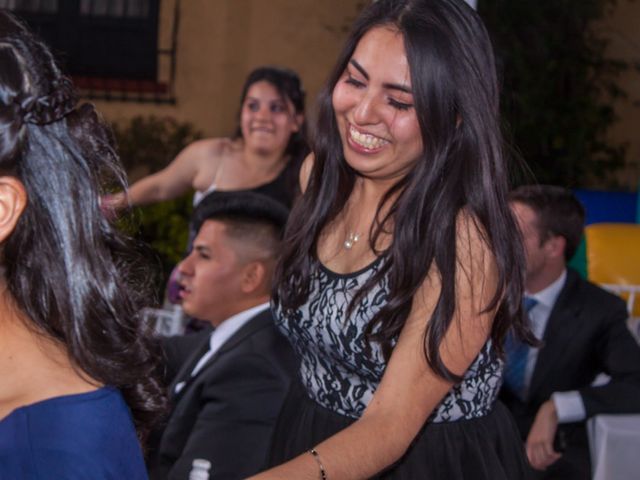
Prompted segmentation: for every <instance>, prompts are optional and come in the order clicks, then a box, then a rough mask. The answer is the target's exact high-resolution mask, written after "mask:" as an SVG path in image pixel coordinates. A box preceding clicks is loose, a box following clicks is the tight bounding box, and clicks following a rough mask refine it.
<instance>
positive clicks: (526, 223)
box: [500, 185, 640, 480]
mask: <svg viewBox="0 0 640 480" xmlns="http://www.w3.org/2000/svg"><path fill="white" fill-rule="evenodd" d="M510 205H511V207H512V210H513V212H514V214H515V216H516V219H517V221H518V224H519V227H520V229H521V231H522V235H523V240H524V246H525V250H526V254H527V272H526V285H525V286H526V292H527V298H526V299H525V309H528V310H529V317H530V321H531V326H532V330H533V332H534V334H535V335H536V336H537V337H538V338H539V339H541V340H542V342H543V343H542V346H541V347H540V348H528V349H527V348H526V347H525V349H524V355H523V356H519V355H518V353H517V352H518V351H520V352H522V349H520V350H519V348H520V347H515V348H514V347H513V346H512V347H510V346H509V344H507V346H506V349H507V364H506V366H505V378H504V379H505V382H504V385H503V388H502V390H501V394H500V396H501V399H502V400H503V402H504V403H505V404H506V405H507V407H508V408H509V409H510V410H511V412H512V413H513V415H514V417H515V419H516V422H517V424H518V428H519V429H520V432H521V434H522V438H523V440H524V441H525V442H526V450H527V455H528V457H529V461H530V462H531V464H532V466H533V467H534V469H535V474H534V477H535V478H539V479H562V480H574V479H575V480H578V479H580V480H588V479H590V478H591V471H590V462H589V450H588V441H587V435H586V429H585V420H586V419H587V418H589V417H591V416H593V415H596V414H599V413H637V412H640V348H639V347H638V345H637V343H636V341H635V340H634V338H633V337H632V335H631V333H630V332H629V330H628V329H627V326H626V319H627V311H626V307H625V303H624V302H623V301H622V300H621V299H620V298H619V297H617V296H615V295H612V294H610V293H608V292H606V291H604V290H603V289H601V288H599V287H597V286H596V285H594V284H592V283H589V282H587V281H585V280H583V279H582V278H581V277H580V276H579V275H578V273H576V272H575V271H574V270H572V269H571V268H567V266H566V262H567V260H568V259H570V258H571V257H572V256H573V254H574V253H575V251H576V249H577V247H578V245H579V243H580V239H581V237H582V231H583V224H584V210H583V207H582V205H581V204H580V203H579V201H578V200H577V198H576V197H575V196H574V195H573V194H572V193H571V191H569V190H566V189H564V188H560V187H552V186H544V185H542V186H526V187H520V188H519V189H516V190H515V191H514V192H512V194H511V196H510ZM601 372H604V373H606V374H607V375H609V376H610V377H611V380H610V381H609V383H607V384H605V385H600V386H592V383H593V380H594V379H595V378H596V376H597V375H598V374H599V373H601Z"/></svg>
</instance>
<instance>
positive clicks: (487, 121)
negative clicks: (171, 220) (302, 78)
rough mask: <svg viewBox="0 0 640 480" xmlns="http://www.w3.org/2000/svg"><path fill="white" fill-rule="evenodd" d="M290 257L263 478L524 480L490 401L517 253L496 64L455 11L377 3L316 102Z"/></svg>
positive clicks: (501, 414)
mask: <svg viewBox="0 0 640 480" xmlns="http://www.w3.org/2000/svg"><path fill="white" fill-rule="evenodd" d="M318 111H319V119H318V122H317V124H316V128H317V133H316V138H315V143H314V146H313V156H311V157H309V158H308V159H307V160H306V161H305V164H304V165H303V167H302V170H301V187H302V189H303V190H304V194H303V196H302V198H301V199H300V201H299V202H298V204H297V205H296V206H295V207H294V210H293V211H292V213H291V217H290V220H289V225H288V227H287V234H286V238H285V242H284V244H285V251H284V252H283V257H282V259H281V261H280V265H279V269H278V274H277V280H276V285H277V288H276V295H275V300H274V303H275V308H276V313H277V321H278V323H279V325H280V327H281V329H282V330H283V332H284V333H285V334H286V335H288V337H289V338H290V340H291V342H292V344H293V346H294V348H295V350H296V351H297V353H298V354H299V357H300V360H301V366H300V380H301V382H300V385H299V386H298V387H297V388H294V389H293V390H292V391H291V392H290V394H289V398H288V400H287V401H286V403H285V405H284V408H283V410H282V413H281V415H280V419H279V421H278V427H277V431H276V435H275V438H274V444H273V448H272V451H273V453H272V464H274V465H278V466H276V467H275V468H273V469H271V470H268V471H267V472H264V473H262V474H260V475H257V476H256V477H255V478H256V480H257V479H260V480H267V479H289V478H295V479H296V480H307V479H308V480H316V479H318V478H320V479H325V480H326V479H329V480H338V479H339V480H350V479H364V478H371V477H375V478H385V479H408V480H416V479H446V480H518V479H522V478H524V477H525V476H526V475H527V473H526V472H527V465H526V458H525V455H524V448H523V445H522V443H521V441H520V440H519V436H518V432H517V429H516V427H515V423H514V422H513V419H512V418H511V417H510V415H509V413H508V411H507V410H506V409H505V407H504V406H502V405H501V404H500V403H499V402H498V401H497V400H496V396H497V392H498V389H499V387H500V383H501V370H502V360H501V353H502V352H501V348H500V346H501V345H502V342H503V339H504V337H505V334H506V332H507V330H508V329H509V328H511V327H515V330H516V332H517V333H518V334H519V335H520V336H522V337H523V338H525V339H527V340H529V341H531V340H532V337H531V334H530V332H528V330H527V329H526V327H525V325H524V321H523V318H522V314H521V313H522V312H521V310H522V309H521V298H522V289H523V284H522V272H523V269H522V267H523V255H522V246H521V242H520V239H519V236H518V232H517V228H516V225H515V223H514V220H513V218H512V215H511V213H510V212H509V209H508V205H507V200H506V194H507V191H508V182H507V166H506V159H505V158H504V157H503V154H502V139H501V135H500V127H499V123H500V122H499V102H498V88H497V79H496V71H495V61H494V58H493V52H492V48H491V43H490V41H489V38H488V35H487V32H486V30H485V28H484V26H483V24H482V22H481V20H480V19H479V17H478V16H477V14H476V13H475V12H474V11H473V10H472V9H471V8H470V7H469V6H468V5H467V4H466V3H465V2H464V1H463V0H378V1H377V2H374V3H372V4H371V5H370V6H369V7H368V8H367V9H366V10H365V11H364V12H363V14H362V15H361V17H360V18H359V19H358V20H357V21H356V24H355V26H354V29H353V31H352V34H351V36H350V38H349V39H348V41H347V44H346V47H345V49H344V50H343V52H342V54H341V55H340V57H339V59H338V62H337V65H336V68H335V70H334V71H333V73H332V75H331V76H330V78H329V82H328V86H327V88H326V89H325V90H324V93H323V94H322V95H321V97H320V104H319V109H318Z"/></svg>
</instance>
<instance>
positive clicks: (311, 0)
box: [96, 0, 363, 136]
mask: <svg viewBox="0 0 640 480" xmlns="http://www.w3.org/2000/svg"><path fill="white" fill-rule="evenodd" d="M362 3H363V2H362V1H357V0H322V1H318V0H182V2H181V12H180V25H179V33H178V47H177V74H176V80H175V92H176V99H177V103H176V105H156V104H142V103H133V102H129V103H127V102H113V101H110V102H106V101H97V102H96V105H97V106H98V108H99V109H100V110H101V111H102V112H103V114H104V115H105V117H106V118H108V119H110V120H112V121H121V120H124V119H128V118H131V117H133V116H135V115H140V114H141V115H157V116H164V115H170V116H173V117H175V118H176V119H178V120H181V121H189V122H192V123H193V124H195V125H196V127H197V128H198V129H200V130H201V131H202V132H203V133H204V134H205V135H212V136H220V135H229V134H231V133H232V132H233V130H234V128H235V125H236V121H235V120H236V114H237V111H238V102H239V97H240V93H241V92H240V90H241V88H242V84H243V81H244V78H245V77H246V75H247V73H248V72H249V71H250V70H252V69H253V68H255V67H257V66H259V65H264V64H273V65H282V66H287V67H289V68H293V69H294V70H296V71H297V72H298V73H299V74H300V76H301V78H302V80H303V84H304V85H305V89H306V90H307V108H310V107H312V106H313V104H314V100H315V97H316V95H317V93H318V91H319V89H320V88H321V86H322V83H323V81H324V80H325V78H326V76H327V74H328V72H329V70H330V69H331V67H332V65H333V62H334V61H335V59H336V57H337V53H338V51H339V49H340V47H341V45H342V42H343V41H344V37H345V35H346V32H345V31H344V27H345V26H346V25H349V24H350V23H351V20H352V19H353V18H354V17H355V15H356V13H357V8H358V5H361V4H362ZM174 6H175V0H162V1H161V19H160V33H159V43H160V47H161V48H166V47H168V46H169V45H170V43H171V37H170V35H171V28H172V22H173V16H174ZM167 69H168V65H167V64H166V62H163V63H161V68H160V77H161V78H162V77H165V76H166V75H167Z"/></svg>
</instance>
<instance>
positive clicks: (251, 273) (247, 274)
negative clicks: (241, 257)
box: [241, 260, 267, 293]
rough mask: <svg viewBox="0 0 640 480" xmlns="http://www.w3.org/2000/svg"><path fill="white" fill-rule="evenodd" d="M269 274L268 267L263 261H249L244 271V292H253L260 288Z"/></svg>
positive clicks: (242, 284) (242, 287)
mask: <svg viewBox="0 0 640 480" xmlns="http://www.w3.org/2000/svg"><path fill="white" fill-rule="evenodd" d="M266 275H267V268H266V266H265V265H264V263H263V262H260V261H257V260H256V261H253V262H249V263H247V264H246V265H245V266H244V268H243V272H242V282H241V289H242V292H243V293H253V292H255V291H256V290H258V289H260V288H261V287H262V285H263V283H264V280H265V277H266Z"/></svg>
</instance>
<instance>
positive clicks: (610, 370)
mask: <svg viewBox="0 0 640 480" xmlns="http://www.w3.org/2000/svg"><path fill="white" fill-rule="evenodd" d="M614 300H615V301H611V302H607V303H608V305H607V307H608V309H609V312H608V314H607V315H606V316H605V317H604V319H603V321H602V327H601V332H600V333H601V334H600V335H599V337H598V342H597V344H596V348H595V352H594V353H595V354H596V355H597V356H598V363H599V364H600V365H601V366H602V368H603V371H604V372H605V373H606V374H608V375H609V376H611V381H610V382H609V383H608V384H606V385H602V386H598V387H593V386H587V387H584V388H582V389H580V390H579V392H580V395H581V396H582V400H583V402H584V406H585V410H586V414H587V417H591V416H593V415H597V414H600V413H638V412H640V347H639V346H638V343H637V342H636V341H635V339H634V338H633V336H632V335H631V332H630V331H629V329H628V328H627V325H626V319H627V316H628V314H627V310H626V306H625V304H624V302H623V301H622V300H621V299H619V298H615V299H614Z"/></svg>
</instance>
